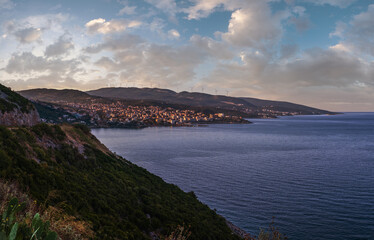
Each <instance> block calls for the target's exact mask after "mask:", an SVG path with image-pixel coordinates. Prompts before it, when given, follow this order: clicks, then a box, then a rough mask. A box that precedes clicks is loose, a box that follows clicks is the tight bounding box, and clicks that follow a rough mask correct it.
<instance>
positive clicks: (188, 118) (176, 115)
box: [44, 101, 249, 128]
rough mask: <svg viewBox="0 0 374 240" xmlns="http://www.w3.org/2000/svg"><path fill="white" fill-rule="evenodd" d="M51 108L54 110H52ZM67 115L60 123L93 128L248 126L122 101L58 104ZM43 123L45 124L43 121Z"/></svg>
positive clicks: (226, 117) (218, 117)
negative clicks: (229, 124) (219, 124)
mask: <svg viewBox="0 0 374 240" xmlns="http://www.w3.org/2000/svg"><path fill="white" fill-rule="evenodd" d="M54 108H57V107H56V106H54ZM59 108H63V109H64V110H65V111H66V113H68V114H64V115H63V116H61V117H60V120H65V121H66V122H79V123H83V124H87V125H89V126H92V127H125V128H143V127H152V126H193V125H196V124H210V123H249V121H247V120H245V119H244V118H243V117H241V116H232V115H226V114H224V113H212V114H205V113H203V112H198V111H195V110H189V109H175V108H172V107H160V106H154V105H150V106H139V105H136V106H133V105H127V104H124V103H123V102H121V101H117V102H112V103H71V102H66V103H64V104H60V105H59ZM44 121H48V120H46V119H44Z"/></svg>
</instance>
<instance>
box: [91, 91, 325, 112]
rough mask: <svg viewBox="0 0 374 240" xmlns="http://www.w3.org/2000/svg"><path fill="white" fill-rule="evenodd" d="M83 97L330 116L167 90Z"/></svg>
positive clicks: (281, 104) (291, 105)
mask: <svg viewBox="0 0 374 240" xmlns="http://www.w3.org/2000/svg"><path fill="white" fill-rule="evenodd" d="M87 93H88V94H90V95H93V96H100V97H116V98H121V99H149V100H159V101H165V102H169V103H176V104H184V105H189V106H195V107H202V106H205V107H216V108H222V109H229V110H236V111H247V112H248V111H261V109H262V108H267V109H270V110H275V111H280V112H297V113H298V114H331V112H329V111H325V110H321V109H317V108H312V107H308V106H304V105H299V104H294V103H288V102H281V101H269V100H261V99H256V98H237V97H228V96H222V95H210V94H205V93H198V92H180V93H176V92H174V91H171V90H168V89H158V88H101V89H97V90H92V91H88V92H87Z"/></svg>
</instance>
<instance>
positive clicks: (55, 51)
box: [45, 35, 74, 57]
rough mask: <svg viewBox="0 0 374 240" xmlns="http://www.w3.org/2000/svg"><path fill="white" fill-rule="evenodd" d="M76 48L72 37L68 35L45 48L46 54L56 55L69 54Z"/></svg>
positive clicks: (49, 55)
mask: <svg viewBox="0 0 374 240" xmlns="http://www.w3.org/2000/svg"><path fill="white" fill-rule="evenodd" d="M73 49H74V43H73V41H72V39H71V38H67V37H66V35H62V36H61V37H59V39H58V40H57V41H56V42H55V43H53V44H51V45H49V46H47V48H46V50H45V56H47V57H54V56H60V55H64V54H67V53H68V52H69V51H71V50H73Z"/></svg>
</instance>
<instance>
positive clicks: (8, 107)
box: [0, 84, 34, 113]
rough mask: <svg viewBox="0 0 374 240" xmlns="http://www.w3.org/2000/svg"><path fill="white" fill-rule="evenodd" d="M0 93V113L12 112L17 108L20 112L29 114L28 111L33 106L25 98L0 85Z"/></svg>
mask: <svg viewBox="0 0 374 240" xmlns="http://www.w3.org/2000/svg"><path fill="white" fill-rule="evenodd" d="M0 93H1V94H0V111H1V112H2V113H4V112H10V111H13V110H14V109H15V108H18V107H19V109H20V110H21V112H26V113H29V112H30V110H32V109H34V106H33V105H32V104H31V103H30V102H29V101H28V100H27V99H26V98H24V97H22V96H21V95H19V94H18V93H16V92H14V91H12V90H11V89H9V88H7V87H5V86H4V85H1V84H0ZM4 98H6V99H4Z"/></svg>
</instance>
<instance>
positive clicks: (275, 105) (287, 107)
mask: <svg viewBox="0 0 374 240" xmlns="http://www.w3.org/2000/svg"><path fill="white" fill-rule="evenodd" d="M241 99H243V100H245V101H247V102H249V103H250V104H253V105H255V106H256V107H259V108H267V109H277V110H278V111H288V112H299V113H300V114H306V115H308V114H332V112H329V111H326V110H321V109H318V108H313V107H308V106H305V105H300V104H295V103H290V102H282V101H271V100H262V99H257V98H241Z"/></svg>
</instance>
